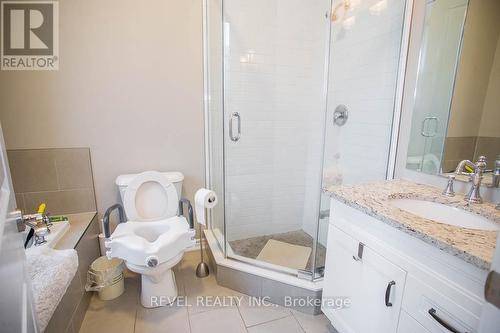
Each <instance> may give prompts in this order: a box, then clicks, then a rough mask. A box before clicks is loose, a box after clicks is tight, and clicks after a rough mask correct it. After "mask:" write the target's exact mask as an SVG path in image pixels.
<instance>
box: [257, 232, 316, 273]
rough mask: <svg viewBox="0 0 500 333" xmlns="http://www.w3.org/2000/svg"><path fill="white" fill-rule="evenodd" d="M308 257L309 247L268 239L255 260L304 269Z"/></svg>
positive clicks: (309, 253)
mask: <svg viewBox="0 0 500 333" xmlns="http://www.w3.org/2000/svg"><path fill="white" fill-rule="evenodd" d="M310 255H311V248H310V247H306V246H300V245H292V244H288V243H284V242H280V241H277V240H274V239H270V240H268V241H267V243H266V245H265V246H264V248H263V249H262V250H261V251H260V253H259V255H258V256H257V260H261V261H265V262H268V263H270V264H274V265H280V266H285V267H289V268H295V269H305V268H306V265H307V261H308V260H309V256H310Z"/></svg>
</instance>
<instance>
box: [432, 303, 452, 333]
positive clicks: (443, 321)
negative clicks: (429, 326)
mask: <svg viewBox="0 0 500 333" xmlns="http://www.w3.org/2000/svg"><path fill="white" fill-rule="evenodd" d="M427 312H428V313H429V314H430V315H431V317H432V318H433V319H434V320H435V321H437V322H438V323H439V324H440V325H441V326H443V327H444V328H446V329H447V330H448V331H450V332H452V333H460V331H459V330H457V329H456V328H454V327H453V326H451V325H450V324H448V323H447V322H446V321H445V320H444V319H442V318H441V317H439V316H438V314H437V313H436V312H437V311H436V309H434V308H430V309H429V311H427Z"/></svg>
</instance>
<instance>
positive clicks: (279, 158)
mask: <svg viewBox="0 0 500 333" xmlns="http://www.w3.org/2000/svg"><path fill="white" fill-rule="evenodd" d="M330 6H331V3H330V0H314V1H303V0H292V1H290V0H271V1H270V0H261V1H236V0H224V4H223V22H224V23H223V25H224V26H223V38H224V40H223V50H224V71H223V72H224V77H223V81H224V107H223V109H224V112H223V113H224V117H223V118H224V119H223V126H224V139H223V141H224V195H225V199H224V201H225V235H226V243H225V244H226V255H227V256H229V257H233V258H236V259H239V260H243V261H251V262H252V263H256V264H259V265H262V266H268V267H271V268H276V269H279V270H285V271H289V272H292V273H297V270H309V271H311V270H312V267H313V265H314V260H313V259H314V254H313V253H314V251H315V246H314V244H315V237H316V228H317V223H318V213H319V212H318V211H319V199H320V187H321V168H322V156H323V133H324V118H325V111H326V79H327V77H326V73H327V66H328V49H329V45H328V42H329V30H330V18H329V12H330Z"/></svg>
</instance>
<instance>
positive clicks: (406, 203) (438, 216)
mask: <svg viewBox="0 0 500 333" xmlns="http://www.w3.org/2000/svg"><path fill="white" fill-rule="evenodd" d="M390 203H391V205H393V206H394V207H397V208H399V209H401V210H404V211H407V212H409V213H412V214H415V215H418V216H420V217H423V218H426V219H429V220H433V221H436V222H439V223H444V224H449V225H454V226H457V227H462V228H469V229H478V230H499V229H500V226H499V225H498V224H497V223H495V222H492V221H490V220H488V219H486V218H484V217H482V216H479V215H476V214H474V213H471V212H467V211H465V210H463V209H460V208H455V207H451V206H447V205H443V204H440V203H437V202H431V201H425V200H417V199H394V200H391V201H390Z"/></svg>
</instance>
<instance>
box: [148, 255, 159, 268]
mask: <svg viewBox="0 0 500 333" xmlns="http://www.w3.org/2000/svg"><path fill="white" fill-rule="evenodd" d="M146 265H147V266H148V267H151V268H153V267H156V266H158V258H157V257H155V256H151V257H148V258H146Z"/></svg>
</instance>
